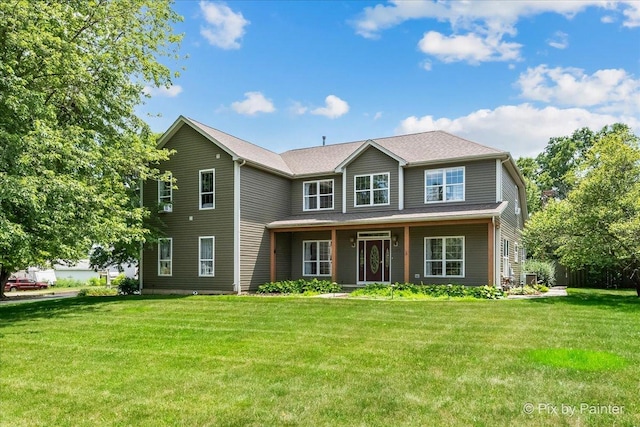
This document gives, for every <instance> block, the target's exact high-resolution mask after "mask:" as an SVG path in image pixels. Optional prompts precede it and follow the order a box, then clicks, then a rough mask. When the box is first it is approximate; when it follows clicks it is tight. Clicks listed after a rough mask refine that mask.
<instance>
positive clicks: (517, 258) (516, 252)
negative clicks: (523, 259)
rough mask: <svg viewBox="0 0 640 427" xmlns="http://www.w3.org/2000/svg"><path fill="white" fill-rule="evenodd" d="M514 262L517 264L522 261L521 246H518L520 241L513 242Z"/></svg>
mask: <svg viewBox="0 0 640 427" xmlns="http://www.w3.org/2000/svg"><path fill="white" fill-rule="evenodd" d="M513 262H514V263H516V264H517V263H519V262H520V248H519V247H518V242H515V243H514V244H513Z"/></svg>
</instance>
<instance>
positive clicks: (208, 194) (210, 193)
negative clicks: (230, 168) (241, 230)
mask: <svg viewBox="0 0 640 427" xmlns="http://www.w3.org/2000/svg"><path fill="white" fill-rule="evenodd" d="M215 188H216V170H215V169H206V170H201V171H200V209H215V207H216V197H215Z"/></svg>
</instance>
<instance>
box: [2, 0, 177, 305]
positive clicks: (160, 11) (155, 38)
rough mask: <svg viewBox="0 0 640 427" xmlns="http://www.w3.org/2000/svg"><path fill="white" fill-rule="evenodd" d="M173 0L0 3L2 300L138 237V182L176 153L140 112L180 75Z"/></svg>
mask: <svg viewBox="0 0 640 427" xmlns="http://www.w3.org/2000/svg"><path fill="white" fill-rule="evenodd" d="M179 19H180V17H179V16H177V15H176V14H175V13H174V12H173V10H172V9H171V2H170V1H169V0H55V1H44V0H43V1H40V0H5V1H1V2H0V295H1V292H2V291H3V290H4V284H5V283H6V280H7V279H8V276H9V274H11V273H12V272H14V271H15V270H18V269H21V268H24V267H26V266H29V265H43V264H45V263H47V262H49V261H53V260H68V261H73V260H77V259H79V258H82V257H86V255H87V253H88V251H89V249H90V248H91V247H92V245H93V244H101V245H103V246H104V247H111V246H112V245H113V244H114V242H120V243H121V244H127V243H129V244H130V243H132V242H141V241H143V240H144V239H145V237H146V236H147V234H148V231H147V229H146V228H145V227H144V225H143V220H144V218H145V216H146V212H145V210H144V209H142V208H140V207H139V206H132V204H131V194H132V190H135V187H136V186H137V185H138V183H139V181H140V180H141V179H149V178H157V176H158V171H157V169H156V168H155V167H154V164H157V162H159V161H161V160H164V159H166V158H167V157H168V153H167V152H165V151H162V150H157V149H156V148H155V138H154V137H153V134H152V133H151V132H150V130H149V128H148V126H147V125H146V124H145V123H144V122H143V121H142V120H141V119H139V118H138V117H137V116H136V114H135V111H134V109H135V107H136V106H138V105H139V104H140V103H141V101H142V100H143V97H142V94H143V87H144V86H145V85H151V86H157V87H161V86H168V85H170V84H171V79H172V77H174V75H175V74H173V73H172V71H171V69H170V68H169V67H167V66H166V65H163V64H162V63H161V62H160V60H162V59H163V58H165V59H167V58H171V59H176V58H177V49H178V44H179V41H180V37H181V36H179V35H175V34H174V33H173V30H172V25H173V24H174V23H175V22H176V21H178V20H179Z"/></svg>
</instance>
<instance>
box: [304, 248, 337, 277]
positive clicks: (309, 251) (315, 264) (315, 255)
mask: <svg viewBox="0 0 640 427" xmlns="http://www.w3.org/2000/svg"><path fill="white" fill-rule="evenodd" d="M302 251H303V258H302V259H303V266H302V271H303V275H304V276H331V240H317V241H304V242H303V243H302Z"/></svg>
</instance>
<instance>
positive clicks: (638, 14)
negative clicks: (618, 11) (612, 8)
mask: <svg viewBox="0 0 640 427" xmlns="http://www.w3.org/2000/svg"><path fill="white" fill-rule="evenodd" d="M622 3H626V6H627V7H626V8H625V9H624V10H623V11H622V14H623V15H624V17H625V18H626V19H625V21H624V22H623V23H622V25H624V26H625V27H628V28H634V27H640V2H638V1H637V0H632V1H627V2H622Z"/></svg>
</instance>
